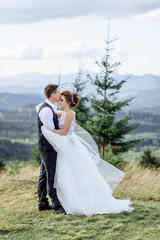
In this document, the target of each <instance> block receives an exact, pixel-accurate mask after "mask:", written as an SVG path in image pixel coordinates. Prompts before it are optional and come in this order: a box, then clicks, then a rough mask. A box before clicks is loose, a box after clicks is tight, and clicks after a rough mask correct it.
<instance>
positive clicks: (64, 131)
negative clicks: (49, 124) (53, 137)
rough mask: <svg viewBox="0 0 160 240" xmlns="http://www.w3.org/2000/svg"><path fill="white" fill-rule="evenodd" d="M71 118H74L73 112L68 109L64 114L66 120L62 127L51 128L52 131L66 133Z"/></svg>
mask: <svg viewBox="0 0 160 240" xmlns="http://www.w3.org/2000/svg"><path fill="white" fill-rule="evenodd" d="M73 119H74V114H73V112H72V111H70V110H69V111H68V113H67V115H66V121H65V125H64V129H58V130H57V129H52V132H54V133H58V134H60V135H67V133H68V131H69V129H70V126H71V123H72V121H73Z"/></svg>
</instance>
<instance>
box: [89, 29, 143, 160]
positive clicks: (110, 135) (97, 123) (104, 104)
mask: <svg viewBox="0 0 160 240" xmlns="http://www.w3.org/2000/svg"><path fill="white" fill-rule="evenodd" d="M116 40H117V39H116V38H114V39H111V40H110V38H109V34H108V38H107V40H105V42H106V47H105V55H104V57H102V59H101V61H100V62H99V61H96V64H98V66H99V68H100V73H99V74H96V76H95V78H92V77H90V76H88V77H89V79H90V80H91V82H92V84H93V85H94V86H95V91H96V95H95V96H94V97H92V98H91V103H92V108H93V110H94V117H93V120H92V126H91V128H90V129H91V130H90V132H91V134H92V135H93V136H94V138H95V140H96V142H97V144H98V146H99V148H100V151H101V155H102V156H105V153H106V152H107V153H108V155H110V153H111V152H113V153H114V154H118V153H121V152H125V151H127V150H128V149H131V148H132V147H133V146H135V144H137V143H138V142H139V140H131V141H127V140H126V139H125V135H126V134H127V133H129V132H130V131H131V130H133V129H135V128H136V127H137V124H135V123H131V122H130V120H131V119H132V116H131V115H126V116H125V117H123V118H122V119H120V120H117V119H116V115H117V113H118V112H119V111H120V110H121V109H122V108H123V107H125V106H128V105H129V103H130V101H131V100H132V98H128V99H125V100H119V99H118V93H119V91H120V89H121V87H122V85H123V84H124V83H125V82H126V80H127V79H123V80H120V81H118V80H117V77H116V70H117V68H118V67H119V66H120V64H121V63H120V62H112V58H111V51H112V50H113V48H112V46H113V43H114V42H115V41H116Z"/></svg>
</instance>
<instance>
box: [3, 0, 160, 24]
mask: <svg viewBox="0 0 160 240" xmlns="http://www.w3.org/2000/svg"><path fill="white" fill-rule="evenodd" d="M158 7H159V0H154V1H153V0H147V1H146V0H118V1H116V0H99V1H97V0H88V1H87V2H86V1H85V0H81V1H80V0H67V1H66V0H60V1H57V0H45V1H44V0H27V1H22V0H0V23H1V24H19V23H34V22H38V21H42V20H46V19H58V18H73V17H79V16H88V15H90V16H94V17H99V18H102V17H104V18H108V17H111V18H117V17H128V16H133V15H137V14H142V13H145V12H148V11H151V10H153V9H156V8H158Z"/></svg>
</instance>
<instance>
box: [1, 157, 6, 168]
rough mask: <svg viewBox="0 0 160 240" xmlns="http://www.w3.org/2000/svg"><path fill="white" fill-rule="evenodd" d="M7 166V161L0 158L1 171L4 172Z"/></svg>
mask: <svg viewBox="0 0 160 240" xmlns="http://www.w3.org/2000/svg"><path fill="white" fill-rule="evenodd" d="M5 166H6V161H5V159H4V158H2V157H1V158H0V171H1V170H4V168H5Z"/></svg>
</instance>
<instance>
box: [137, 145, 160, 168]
mask: <svg viewBox="0 0 160 240" xmlns="http://www.w3.org/2000/svg"><path fill="white" fill-rule="evenodd" d="M139 164H140V165H141V166H143V167H155V168H159V167H160V160H159V159H157V158H156V157H155V156H154V155H153V154H152V152H151V150H149V149H148V150H145V151H144V152H143V154H142V155H141V158H140V161H139Z"/></svg>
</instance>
